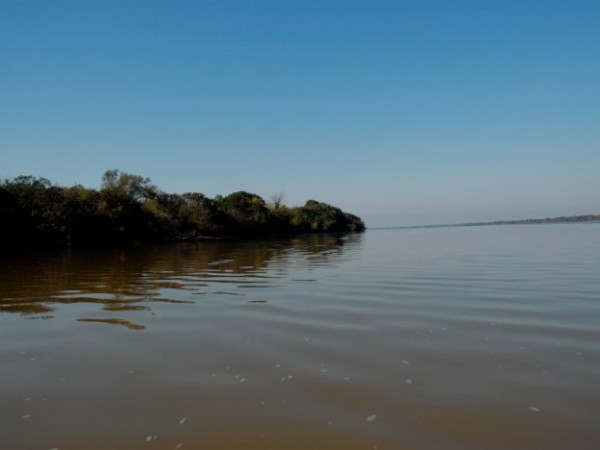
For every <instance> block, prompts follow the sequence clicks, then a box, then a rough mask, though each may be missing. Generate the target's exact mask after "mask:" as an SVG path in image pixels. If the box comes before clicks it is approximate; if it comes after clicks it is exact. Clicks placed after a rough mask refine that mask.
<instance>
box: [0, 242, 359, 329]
mask: <svg viewBox="0 0 600 450" xmlns="http://www.w3.org/2000/svg"><path fill="white" fill-rule="evenodd" d="M360 239H361V235H346V236H341V235H333V234H331V235H324V234H322V235H309V236H303V237H294V238H290V239H285V240H281V239H280V240H256V241H209V242H196V243H181V244H170V245H163V246H152V247H143V248H133V249H126V250H108V251H96V252H89V251H88V252H86V251H77V250H71V251H65V252H63V253H60V254H58V255H41V256H31V255H28V256H25V257H14V256H10V257H6V256H5V257H3V259H0V264H2V267H3V268H4V270H3V271H2V272H1V273H0V285H1V286H2V294H1V297H0V312H11V313H20V314H23V315H27V316H33V317H32V318H45V319H49V318H53V317H54V316H53V315H52V314H50V313H53V312H54V311H55V309H56V307H57V305H61V304H62V305H65V304H69V303H90V304H99V305H101V309H102V310H104V311H112V312H118V311H151V310H152V305H153V304H155V303H193V302H194V301H195V300H182V299H181V296H182V292H181V291H187V294H193V295H203V294H217V295H229V296H247V295H249V293H248V292H245V291H244V290H243V289H244V288H266V287H270V286H272V285H273V280H276V279H278V278H281V277H282V275H283V274H285V273H286V271H287V268H286V267H287V266H288V265H289V264H291V265H306V266H318V265H329V264H335V260H336V258H338V259H339V258H340V257H341V256H342V255H343V253H344V251H346V250H348V248H350V247H352V246H354V245H356V244H357V243H358V242H360ZM217 286H221V287H217ZM223 286H225V288H223ZM214 289H217V290H214ZM187 294H186V295H187ZM170 297H178V298H170ZM185 298H190V297H188V296H186V297H185ZM250 302H251V303H264V302H265V301H264V300H256V299H253V300H250ZM78 320H79V321H87V322H104V323H112V324H118V325H125V323H130V322H127V321H123V320H120V319H89V318H82V319H78ZM129 328H130V329H134V330H142V329H144V328H145V327H144V326H139V325H135V326H129Z"/></svg>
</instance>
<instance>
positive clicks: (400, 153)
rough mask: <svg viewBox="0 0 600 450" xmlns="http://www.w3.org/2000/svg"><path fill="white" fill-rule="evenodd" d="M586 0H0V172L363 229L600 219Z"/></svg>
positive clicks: (597, 69)
mask: <svg viewBox="0 0 600 450" xmlns="http://www.w3.org/2000/svg"><path fill="white" fill-rule="evenodd" d="M599 22H600V4H599V3H597V2H591V1H572V2H568V3H567V2H558V1H549V2H543V3H539V2H532V1H519V2H517V1H507V2H496V3H494V4H491V3H489V2H485V3H484V2H477V1H457V2H443V1H432V2H427V3H420V2H419V3H411V2H391V1H382V2H358V1H347V2H334V1H320V2H315V1H305V2H301V3H294V2H285V1H284V2H281V1H257V2H242V1H228V2H211V1H199V2H188V1H180V2H166V1H129V2H116V1H107V2H101V3H87V2H77V1H57V2H52V3H48V2H43V1H28V2H18V1H6V2H3V3H2V5H1V6H0V57H1V58H2V59H1V60H2V64H3V70H2V71H0V86H1V87H0V178H2V179H10V178H13V177H15V176H18V175H27V174H31V175H35V176H43V177H46V178H48V179H50V180H51V181H53V182H55V183H57V184H61V185H66V186H70V185H73V184H77V183H79V184H82V185H84V186H88V187H98V186H99V185H100V181H101V177H102V174H103V172H104V171H105V170H107V169H112V168H118V169H120V170H122V171H126V172H130V173H135V174H139V175H143V176H147V177H149V178H151V180H152V182H153V183H154V184H156V185H157V186H158V187H159V188H161V189H162V190H164V191H167V192H174V193H183V192H189V191H194V192H202V193H204V194H205V195H207V196H210V197H213V196H215V195H217V194H221V195H225V194H228V193H231V192H234V191H238V190H246V191H250V192H255V193H257V194H259V195H261V196H262V197H263V198H265V199H267V200H268V199H269V197H270V196H271V195H273V194H276V193H280V192H283V193H284V202H285V203H287V204H290V205H297V204H303V203H304V202H305V201H306V200H308V199H316V200H320V201H324V202H327V203H330V204H333V205H336V206H338V207H340V208H342V209H344V210H346V211H349V212H352V213H354V214H357V215H359V216H360V217H362V218H363V219H364V220H365V222H366V224H367V226H369V227H381V226H403V225H423V224H437V223H463V222H472V221H473V222H479V221H493V220H516V219H527V218H543V217H555V216H563V215H580V214H598V213H600V196H599V195H598V193H599V192H600V177H598V169H600V127H598V123H600V106H599V105H600V83H599V82H598V80H600V58H598V48H600V27H598V26H597V24H598V23H599Z"/></svg>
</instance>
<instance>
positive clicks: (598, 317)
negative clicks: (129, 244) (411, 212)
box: [0, 224, 600, 450]
mask: <svg viewBox="0 0 600 450" xmlns="http://www.w3.org/2000/svg"><path fill="white" fill-rule="evenodd" d="M0 268H1V271H0V448H1V449H11V450H21V449H23V450H25V449H26V450H35V449H40V450H49V449H59V450H82V449H83V450H86V449H90V450H99V449H134V450H135V449H148V450H150V449H203V448H207V449H208V448H210V449H265V450H270V449H278V450H280V449H345V450H353V449H380V450H383V449H461V450H463V449H473V450H480V449H507V448H510V449H575V448H576V449H590V450H591V449H597V448H600V414H599V413H598V411H600V388H599V386H600V225H598V224H588V225H545V226H535V225H530V226H504V227H477V228H452V229H422V230H371V231H368V232H367V233H365V234H363V235H348V236H308V237H300V238H295V239H285V240H265V241H254V242H206V243H194V244H181V245H179V244H176V245H165V246H154V247H147V248H146V247H145V248H133V249H128V250H112V251H95V252H89V251H88V252H84V251H69V252H64V253H61V254H58V255H37V256H33V255H29V256H21V257H16V256H11V257H6V256H5V257H1V258H0Z"/></svg>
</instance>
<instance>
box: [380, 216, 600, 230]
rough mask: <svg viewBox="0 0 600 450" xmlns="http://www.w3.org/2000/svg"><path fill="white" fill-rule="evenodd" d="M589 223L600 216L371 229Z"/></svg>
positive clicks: (391, 228) (395, 227) (394, 227)
mask: <svg viewBox="0 0 600 450" xmlns="http://www.w3.org/2000/svg"><path fill="white" fill-rule="evenodd" d="M586 222H587V223H589V222H600V215H595V214H586V215H579V216H560V217H546V218H544V219H520V220H496V221H493V222H465V223H453V224H434V225H398V226H392V227H370V229H372V230H398V229H402V230H407V229H415V228H455V227H483V226H489V225H543V224H559V223H586Z"/></svg>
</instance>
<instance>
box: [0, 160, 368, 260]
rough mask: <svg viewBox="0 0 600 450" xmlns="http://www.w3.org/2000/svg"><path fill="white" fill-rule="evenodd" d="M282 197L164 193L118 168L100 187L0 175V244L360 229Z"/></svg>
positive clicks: (330, 212)
mask: <svg viewBox="0 0 600 450" xmlns="http://www.w3.org/2000/svg"><path fill="white" fill-rule="evenodd" d="M282 199H283V196H282V194H278V195H277V196H276V197H275V200H274V201H273V202H271V203H270V204H267V203H266V202H265V201H264V200H263V199H262V198H261V197H260V196H258V195H256V194H253V193H250V192H245V191H239V192H234V193H232V194H229V195H227V196H225V197H222V196H217V197H215V198H214V199H210V198H208V197H206V196H204V195H203V194H200V193H186V194H182V195H180V194H168V193H165V192H162V191H160V190H159V189H158V188H157V187H156V186H154V185H153V184H151V182H150V179H148V178H145V177H142V176H139V175H133V174H129V173H125V172H121V171H119V170H108V171H106V172H105V174H104V176H103V177H102V187H101V188H100V189H99V190H95V189H88V188H85V187H83V186H80V185H76V186H73V187H62V186H56V185H54V184H52V183H51V182H50V181H49V180H47V179H46V178H36V177H32V176H19V177H17V178H14V179H13V180H8V181H2V182H0V251H1V250H5V249H10V248H23V247H31V248H57V247H64V246H99V245H100V246H101V245H121V244H127V243H132V242H160V241H177V240H188V239H197V238H201V237H227V236H231V237H244V236H264V235H272V234H284V233H285V234H292V233H322V232H346V231H364V229H365V225H364V223H363V222H362V220H361V219H360V218H358V217H356V216H354V215H352V214H348V213H345V212H343V211H341V210H340V209H339V208H336V207H334V206H330V205H327V204H326V203H321V202H317V201H314V200H309V201H308V202H306V204H305V205H304V206H302V207H288V206H285V205H283V204H282Z"/></svg>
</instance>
